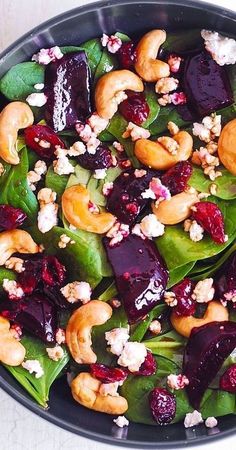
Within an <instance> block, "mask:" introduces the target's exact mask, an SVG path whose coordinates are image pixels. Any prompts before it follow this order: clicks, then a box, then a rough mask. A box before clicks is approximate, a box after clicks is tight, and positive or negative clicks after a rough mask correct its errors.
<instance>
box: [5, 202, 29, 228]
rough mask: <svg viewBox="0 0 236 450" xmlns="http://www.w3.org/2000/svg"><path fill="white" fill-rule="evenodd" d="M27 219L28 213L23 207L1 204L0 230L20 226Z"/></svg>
mask: <svg viewBox="0 0 236 450" xmlns="http://www.w3.org/2000/svg"><path fill="white" fill-rule="evenodd" d="M26 219H27V215H26V214H25V213H24V211H22V209H20V208H14V206H11V205H0V231H3V230H13V229H15V228H18V227H20V226H21V225H23V223H24V221H25V220H26Z"/></svg>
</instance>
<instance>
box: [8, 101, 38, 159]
mask: <svg viewBox="0 0 236 450" xmlns="http://www.w3.org/2000/svg"><path fill="white" fill-rule="evenodd" d="M33 122H34V115H33V113H32V111H31V109H30V107H29V106H28V105H27V104H26V103H23V102H11V103H9V104H8V105H7V106H5V108H3V110H2V111H1V113H0V157H1V158H2V159H3V160H4V161H6V162H7V163H9V164H19V161H20V159H19V156H18V153H17V149H16V141H17V135H18V131H19V130H20V129H22V128H26V127H28V126H29V125H32V123H33Z"/></svg>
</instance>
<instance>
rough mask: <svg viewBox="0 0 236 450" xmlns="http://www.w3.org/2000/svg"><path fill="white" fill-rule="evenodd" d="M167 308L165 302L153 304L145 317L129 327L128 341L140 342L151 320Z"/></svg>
mask: <svg viewBox="0 0 236 450" xmlns="http://www.w3.org/2000/svg"><path fill="white" fill-rule="evenodd" d="M166 309H167V306H166V304H163V303H161V304H160V305H157V306H155V308H153V309H152V310H151V311H150V313H149V314H148V315H147V317H146V318H145V319H143V320H142V321H141V322H139V323H138V324H137V325H135V326H133V328H131V336H130V341H137V342H141V341H142V339H143V337H144V336H145V334H146V332H147V331H148V328H149V326H150V324H151V322H152V321H153V320H154V319H155V318H157V317H159V316H160V314H162V313H163V312H164V311H165V310H166Z"/></svg>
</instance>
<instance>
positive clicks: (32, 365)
mask: <svg viewBox="0 0 236 450" xmlns="http://www.w3.org/2000/svg"><path fill="white" fill-rule="evenodd" d="M21 365H22V367H23V368H24V369H26V370H28V372H29V373H31V374H33V373H35V378H41V377H42V376H43V375H44V371H43V368H42V366H41V364H40V362H39V361H38V360H37V359H27V360H26V361H24V362H23V363H22V364H21Z"/></svg>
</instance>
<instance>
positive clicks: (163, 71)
mask: <svg viewBox="0 0 236 450" xmlns="http://www.w3.org/2000/svg"><path fill="white" fill-rule="evenodd" d="M165 40H166V32H165V31H164V30H152V31H149V33H147V34H145V35H144V36H143V37H142V39H141V40H140V41H139V43H138V45H137V48H136V55H137V56H136V63H135V66H134V67H135V70H136V72H137V73H138V74H139V76H140V77H141V78H143V80H145V81H150V82H152V83H154V82H155V81H157V80H159V79H160V78H164V77H168V76H169V75H170V67H169V64H167V63H165V62H164V61H161V60H160V59H156V57H157V54H158V51H159V48H160V46H161V45H162V44H163V42H165Z"/></svg>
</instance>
